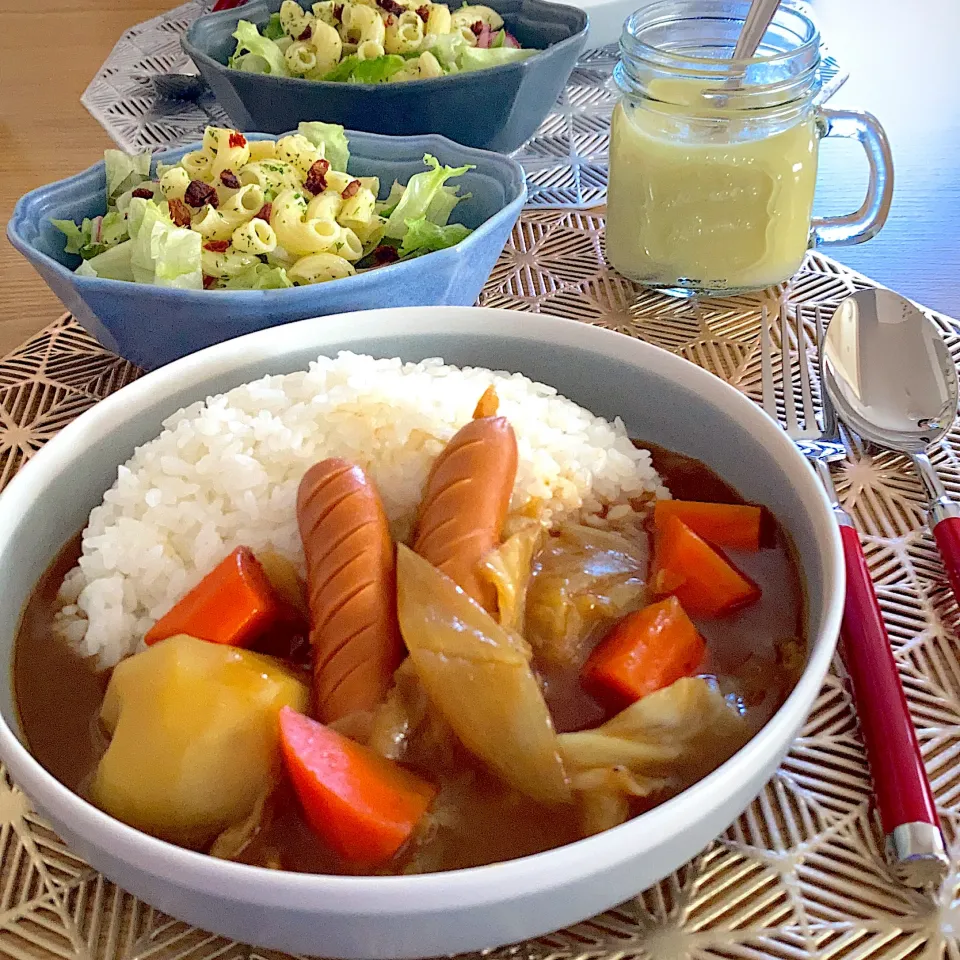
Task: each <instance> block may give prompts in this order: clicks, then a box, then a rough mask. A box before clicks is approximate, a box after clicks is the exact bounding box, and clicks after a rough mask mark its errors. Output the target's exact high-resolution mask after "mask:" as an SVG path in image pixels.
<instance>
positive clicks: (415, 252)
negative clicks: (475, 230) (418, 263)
mask: <svg viewBox="0 0 960 960" xmlns="http://www.w3.org/2000/svg"><path fill="white" fill-rule="evenodd" d="M470 233H471V231H470V228H469V227H465V226H464V225H463V224H462V223H451V224H450V225H449V226H440V225H439V224H436V223H431V222H430V221H429V220H428V219H427V218H426V217H420V219H418V220H408V221H407V232H406V234H405V235H404V238H403V242H402V243H401V244H400V250H399V253H400V256H401V257H412V256H420V255H421V254H424V253H432V252H433V251H434V250H444V249H446V248H447V247H452V246H453V245H454V244H455V243H459V242H460V241H461V240H463V239H464V237H467V236H469V235H470Z"/></svg>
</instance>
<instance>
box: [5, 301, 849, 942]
mask: <svg viewBox="0 0 960 960" xmlns="http://www.w3.org/2000/svg"><path fill="white" fill-rule="evenodd" d="M341 348H347V349H351V350H355V351H362V352H368V353H373V354H375V355H380V356H388V357H392V356H401V357H404V358H405V359H409V360H419V359H422V358H424V357H432V356H442V357H444V359H446V360H447V361H449V362H454V363H457V364H474V365H478V364H479V365H483V366H487V367H493V368H495V369H506V370H511V371H522V372H523V373H525V374H527V375H529V376H531V377H533V378H534V379H537V380H541V381H544V382H547V383H550V384H553V385H554V386H556V387H557V388H558V389H559V390H560V391H561V392H562V393H563V394H565V395H567V396H568V397H571V398H572V399H574V400H576V401H578V402H579V403H581V404H583V405H585V406H586V407H588V408H589V409H591V410H593V411H594V412H596V413H598V414H601V415H604V416H606V417H614V416H617V415H619V416H622V417H623V419H624V420H625V422H626V423H627V425H628V427H630V428H631V432H632V434H633V435H634V436H639V437H642V438H645V439H649V440H653V441H656V442H658V443H661V444H664V445H666V446H667V447H671V448H673V449H676V450H680V451H682V452H684V453H687V454H691V455H693V456H695V457H699V458H701V459H702V460H704V461H706V462H707V463H708V464H710V465H711V466H712V467H713V468H714V469H716V470H717V471H718V472H719V473H720V474H721V475H722V476H723V477H725V478H726V479H727V480H728V481H730V482H731V483H733V484H734V485H735V486H736V487H738V488H739V489H740V491H741V492H742V493H743V494H744V495H745V496H746V497H748V498H750V499H755V500H759V501H762V502H764V503H766V504H767V505H769V506H770V507H771V508H772V509H773V511H774V513H775V514H776V515H777V517H778V518H779V519H780V521H781V522H782V523H783V524H784V525H785V526H786V528H787V530H788V531H789V532H790V534H791V536H792V538H793V541H794V543H795V545H796V547H797V551H798V553H799V556H800V561H801V566H802V568H803V573H804V577H805V580H806V588H807V604H808V608H807V624H808V632H809V638H810V657H809V662H808V664H807V667H806V670H805V671H804V674H803V676H802V678H801V680H800V682H799V684H798V685H797V687H796V688H795V689H794V691H793V692H792V694H791V695H790V696H789V698H788V699H787V701H786V702H785V703H784V705H783V706H782V707H781V709H780V710H779V711H778V713H777V714H776V716H775V717H774V718H773V719H772V720H771V721H770V723H768V724H767V726H766V727H764V729H763V730H762V731H761V732H760V733H759V734H758V735H757V736H756V737H754V739H753V740H751V741H750V742H749V743H748V744H747V745H746V746H745V747H744V748H743V749H742V750H741V751H740V752H739V753H737V754H736V755H735V756H734V757H733V758H732V759H730V760H729V761H728V762H727V763H725V764H723V766H722V767H720V768H719V769H718V770H716V771H715V772H714V773H712V774H711V775H710V776H708V777H707V778H706V779H704V780H702V781H701V782H699V783H697V784H696V785H694V786H693V787H691V788H690V789H689V790H687V791H685V792H684V793H683V794H681V795H680V796H678V797H676V798H675V799H673V800H670V801H669V802H667V803H664V804H663V805H661V806H659V807H657V808H656V809H655V810H653V811H651V812H650V813H647V814H644V815H643V816H641V817H638V818H637V819H635V820H632V821H630V822H629V823H626V824H624V825H623V826H621V827H618V828H617V829H615V830H610V831H608V832H606V833H603V834H601V835H599V836H596V837H592V838H590V839H588V840H582V841H580V842H579V843H574V844H571V845H569V846H566V847H561V848H560V849H557V850H552V851H549V852H547V853H542V854H538V855H537V856H532V857H526V858H524V859H521V860H514V861H511V862H508V863H503V864H496V865H493V866H486V867H480V868H477V869H472V870H461V871H456V872H451V873H443V874H433V875H426V876H415V877H385V878H368V877H359V878H358V877H327V876H309V875H302V874H294V873H280V872H273V871H269V870H262V869H259V868H253V867H248V866H243V865H238V864H234V863H226V862H222V861H219V860H214V859H213V858H211V857H207V856H203V855H201V854H196V853H191V852H189V851H186V850H182V849H179V848H178V847H174V846H170V845H168V844H165V843H162V842H160V841H158V840H155V839H153V838H151V837H148V836H146V835H144V834H142V833H139V832H138V831H136V830H133V829H131V828H130V827H127V826H125V825H124V824H121V823H119V822H117V821H116V820H113V819H111V818H110V817H108V816H107V815H106V814H104V813H101V812H100V811H99V810H97V809H96V808H95V807H92V806H90V805H89V804H87V803H86V802H84V801H83V800H81V799H80V798H79V797H77V796H76V795H75V794H73V793H71V792H70V791H69V790H67V789H65V788H64V787H63V786H61V785H60V784H59V783H58V782H57V781H56V780H55V779H54V778H53V777H52V776H50V775H49V774H48V773H47V772H46V771H45V770H44V769H43V768H42V767H41V766H40V765H39V764H38V763H37V762H36V761H35V760H34V759H33V758H32V757H31V756H30V754H29V752H28V751H27V750H26V749H25V747H24V745H23V743H22V742H21V740H20V739H19V733H18V730H19V728H18V723H17V718H16V710H15V708H14V704H13V701H12V694H11V691H10V687H9V684H5V685H3V690H2V693H0V713H2V719H3V722H2V724H0V755H2V758H3V760H4V762H5V763H6V764H7V767H8V770H9V772H10V774H11V775H12V777H13V778H14V780H15V781H16V782H17V783H19V784H20V786H21V787H22V788H23V789H24V790H25V791H26V793H27V795H28V796H29V797H30V798H31V799H32V800H33V801H34V803H35V804H36V805H37V807H38V808H39V809H40V810H41V811H42V812H43V813H45V814H46V815H47V817H48V818H49V819H50V820H51V821H52V822H53V824H54V825H55V827H56V828H57V830H58V831H59V833H60V834H61V835H62V836H63V837H64V839H65V840H67V842H68V843H69V844H70V845H71V846H72V847H73V848H74V849H75V850H76V851H77V852H78V853H79V854H80V855H81V856H83V857H84V858H86V859H87V860H89V862H90V863H91V864H93V865H94V866H95V867H97V868H98V869H99V870H101V871H102V872H103V873H105V874H106V875H107V876H108V877H109V878H110V879H112V880H114V881H115V882H116V883H118V884H120V885H121V886H122V887H124V888H126V889H127V890H129V891H130V892H132V893H134V894H135V895H137V896H139V897H141V898H143V899H144V900H146V901H147V902H149V903H151V904H154V905H155V906H157V907H159V908H160V909H161V910H164V911H165V912H167V913H169V914H172V915H173V916H175V917H178V918H181V919H183V920H185V921H187V922H189V923H191V924H194V925H196V926H199V927H202V928H205V929H207V930H211V931H215V932H217V933H221V934H224V935H226V936H229V937H233V938H236V939H238V940H242V941H246V942H250V943H255V944H257V945H260V946H264V947H272V948H277V949H282V950H287V951H290V952H295V953H301V954H311V955H319V954H322V955H324V956H328V957H351V958H353V957H358V958H359V957H363V958H367V960H371V958H393V957H422V956H435V955H438V954H449V953H454V952H460V951H466V950H475V949H480V948H484V947H493V946H498V945H501V944H505V943H509V942H513V941H517V940H521V939H524V938H527V937H532V936H537V935H540V934H544V933H547V932H549V931H552V930H555V929H558V928H560V927H563V926H566V925H568V924H571V923H574V922H577V921H580V920H582V919H585V918H587V917H589V916H591V915H593V914H596V913H598V912H600V911H602V910H604V909H606V908H608V907H611V906H613V905H615V904H617V903H619V902H622V901H623V900H625V899H627V898H629V897H630V896H632V895H633V894H635V893H637V892H638V891H640V890H642V889H643V888H645V887H647V886H649V885H650V884H652V883H655V882H656V881H657V880H659V879H661V878H662V877H664V876H666V875H667V874H668V873H670V872H671V871H672V870H674V869H675V868H676V867H678V866H679V865H681V864H682V863H684V862H685V861H686V860H688V859H689V858H690V857H691V856H693V855H694V854H696V853H697V852H698V851H699V850H701V849H702V848H703V847H704V846H705V845H706V844H707V843H708V842H709V841H710V840H711V839H713V838H714V837H715V836H717V835H718V834H719V833H721V832H722V831H723V830H724V829H725V828H726V827H727V826H728V825H729V824H730V823H731V822H732V821H733V820H734V819H735V818H736V817H737V815H738V814H739V813H740V812H741V811H742V810H743V809H744V808H745V807H746V806H747V805H748V804H749V802H750V801H751V800H752V798H753V797H754V796H756V795H757V793H759V791H760V790H761V788H762V786H763V784H764V783H765V781H766V780H767V779H768V778H769V777H770V775H771V774H772V773H773V771H774V770H775V769H776V767H777V765H778V764H779V762H780V760H781V758H782V757H783V755H784V754H785V752H786V751H787V749H788V747H789V745H790V743H791V741H792V740H793V738H794V736H795V735H796V734H797V732H798V730H799V729H800V726H801V724H802V723H803V721H804V720H805V719H806V717H807V714H808V712H809V711H810V708H811V706H812V704H813V702H814V698H815V697H816V695H817V692H818V691H819V689H820V684H821V681H822V680H823V677H824V674H825V673H826V670H827V667H828V665H829V663H830V659H831V656H832V654H833V650H834V646H835V643H836V638H837V633H838V630H839V625H840V615H841V608H842V602H843V588H844V583H843V567H842V563H841V552H840V543H839V538H838V534H837V531H836V526H835V524H834V522H833V519H832V516H831V513H830V509H829V505H828V503H827V501H826V498H825V497H824V495H823V492H822V490H821V488H820V486H819V484H818V483H817V481H816V479H815V478H814V475H813V473H812V472H811V470H810V469H809V468H808V466H807V464H806V463H805V461H804V460H803V459H802V458H801V457H800V456H799V455H798V454H797V452H796V451H795V450H794V448H793V446H792V445H791V444H790V442H789V441H788V440H787V438H786V436H785V435H784V434H783V433H781V431H780V430H779V429H778V428H777V427H776V426H775V425H774V424H773V423H772V422H771V421H770V420H769V419H767V417H766V416H765V415H764V414H763V413H762V412H761V411H760V410H759V409H758V408H757V407H756V406H754V404H752V403H751V402H750V401H749V400H747V399H746V398H745V397H743V396H742V395H741V394H739V393H738V392H737V391H736V390H734V389H733V388H732V387H729V386H727V385H726V384H724V383H723V382H722V381H720V380H719V379H718V378H716V377H714V376H713V375H712V374H709V373H707V372H705V371H703V370H701V369H700V368H698V367H696V366H694V365H693V364H692V363H689V362H688V361H686V360H683V359H681V358H679V357H676V356H674V355H672V354H669V353H667V352H665V351H663V350H660V349H658V348H656V347H652V346H649V345H647V344H644V343H641V342H639V341H637V340H632V339H628V338H627V337H624V336H621V335H620V334H616V333H611V332H608V331H605V330H601V329H598V328H596V327H591V326H588V325H586V324H581V323H577V322H574V321H569V320H561V319H557V318H553V317H547V316H540V315H529V314H518V313H513V312H509V311H505V310H479V309H475V308H470V307H434V308H425V309H422V308H403V309H393V310H378V311H370V312H367V313H356V314H345V315H340V316H333V317H324V318H323V319H320V320H305V321H302V322H300V323H293V324H289V325H286V326H282V327H278V328H276V329H272V330H269V331H264V332H262V333H255V334H251V335H249V336H246V337H242V338H239V339H236V340H232V341H228V342H226V343H221V344H218V345H217V346H214V347H211V348H210V349H208V350H204V351H202V352H201V353H197V354H194V355H192V356H189V357H186V358H185V359H183V360H179V361H177V362H175V363H172V364H170V365H169V366H167V367H164V368H163V369H162V370H159V371H157V372H155V373H152V374H149V375H148V376H146V377H144V378H143V379H142V380H140V381H138V382H136V383H134V384H132V385H131V386H128V387H126V388H124V389H123V390H122V391H121V392H120V393H118V394H115V395H114V396H112V397H109V398H108V399H106V400H104V401H102V402H101V403H99V404H97V406H96V407H94V408H93V409H92V410H90V411H89V412H87V413H85V414H84V415H83V416H81V417H80V418H78V419H77V420H76V422H75V423H73V424H71V425H70V426H69V427H67V428H66V429H65V430H64V431H63V432H62V433H60V434H59V435H58V436H57V437H56V438H54V439H53V440H51V441H50V442H49V443H48V444H47V445H46V447H45V448H44V449H43V450H41V451H40V452H39V453H38V454H37V455H36V457H35V458H34V459H33V460H32V461H31V462H30V463H29V464H27V466H26V467H25V468H24V469H23V470H22V471H21V472H20V474H19V476H17V477H16V478H15V479H14V480H13V482H12V483H11V484H10V485H9V487H8V488H7V490H6V491H5V492H4V493H3V494H2V496H0V569H2V570H3V577H2V578H0V658H2V659H3V660H4V661H5V662H6V663H8V664H9V663H10V662H11V652H12V644H13V638H14V635H15V632H16V628H17V623H18V620H19V612H20V611H21V610H22V608H23V605H24V602H25V601H26V599H27V597H28V595H29V593H30V591H31V589H32V587H33V585H34V583H35V582H36V581H37V579H38V578H39V577H40V575H41V574H42V573H43V571H44V569H45V568H46V567H47V565H48V564H49V562H50V561H51V559H52V558H53V557H54V555H55V554H56V553H57V551H58V550H59V549H60V547H61V545H62V544H63V543H64V542H65V541H66V539H67V538H68V537H69V536H70V535H72V534H73V533H74V532H75V531H76V530H78V529H79V528H80V527H81V526H82V525H83V524H84V522H85V520H86V517H87V513H88V511H89V510H90V509H91V508H92V507H93V506H94V505H95V504H96V503H97V502H99V500H100V499H101V496H102V494H103V491H104V490H106V489H107V488H108V487H109V486H110V485H111V483H112V482H113V479H114V477H115V475H116V468H117V464H118V463H120V462H122V461H124V460H126V459H127V458H128V457H129V456H130V455H131V453H132V452H133V449H134V446H135V445H136V444H138V443H141V442H143V441H145V440H148V439H150V438H151V437H153V436H155V435H156V434H157V432H158V431H159V429H160V421H161V419H162V418H163V417H165V416H167V415H169V414H171V413H173V412H174V411H175V410H177V409H178V408H179V407H181V406H183V405H184V404H186V403H188V402H191V401H194V400H198V399H202V398H204V397H206V396H207V395H209V394H212V393H216V392H219V391H222V390H225V389H227V388H230V387H232V386H235V385H237V384H240V383H243V382H246V381H248V380H252V379H254V378H256V377H259V376H261V375H263V374H265V373H283V372H288V371H291V370H297V369H301V368H303V367H305V366H306V365H307V363H308V362H309V361H310V359H311V358H314V357H316V356H317V355H318V354H319V353H329V352H331V351H334V352H335V351H336V350H338V349H341ZM50 708H51V710H55V709H56V704H51V705H50Z"/></svg>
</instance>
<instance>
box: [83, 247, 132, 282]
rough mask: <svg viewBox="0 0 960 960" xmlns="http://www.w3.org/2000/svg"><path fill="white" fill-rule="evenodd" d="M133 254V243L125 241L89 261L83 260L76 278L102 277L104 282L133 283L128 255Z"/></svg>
mask: <svg viewBox="0 0 960 960" xmlns="http://www.w3.org/2000/svg"><path fill="white" fill-rule="evenodd" d="M132 253H133V241H132V240H125V241H124V242H123V243H118V244H117V245H116V246H115V247H111V248H110V249H109V250H106V251H104V252H103V253H101V254H98V255H97V256H96V257H93V258H92V259H90V260H84V261H83V263H81V264H80V266H79V267H77V276H78V277H103V279H105V280H126V281H128V282H132V281H133V268H132V266H131V264H130V255H131V254H132Z"/></svg>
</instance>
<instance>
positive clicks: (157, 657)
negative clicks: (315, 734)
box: [90, 634, 310, 848]
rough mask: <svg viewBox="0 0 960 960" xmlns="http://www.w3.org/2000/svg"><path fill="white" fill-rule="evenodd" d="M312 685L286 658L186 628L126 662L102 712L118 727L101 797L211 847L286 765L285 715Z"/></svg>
mask: <svg viewBox="0 0 960 960" xmlns="http://www.w3.org/2000/svg"><path fill="white" fill-rule="evenodd" d="M309 702H310V693H309V690H308V688H307V686H306V684H304V683H303V681H302V680H301V679H300V678H299V677H298V676H297V674H296V673H294V672H293V671H292V670H291V669H289V668H288V667H286V666H284V665H283V664H282V663H281V662H280V661H279V660H274V659H273V658H272V657H265V656H262V655H260V654H256V653H251V652H249V651H247V650H240V649H237V648H236V647H230V646H224V645H222V644H215V643H207V642H205V641H203V640H197V639H195V638H194V637H189V636H186V635H185V634H181V635H178V636H175V637H170V638H168V639H166V640H163V641H161V642H160V643H157V644H156V645H154V646H152V647H150V648H148V649H147V650H145V651H143V652H142V653H138V654H135V655H134V656H132V657H129V658H128V659H126V660H123V661H121V662H120V663H119V664H118V665H117V667H116V668H115V669H114V671H113V676H112V677H111V678H110V684H109V686H108V687H107V693H106V697H105V698H104V701H103V707H102V709H101V713H100V719H101V722H102V723H103V725H104V727H105V728H106V730H107V732H108V733H109V734H110V736H111V740H110V746H109V747H108V748H107V751H106V753H105V754H104V755H103V758H102V759H101V760H100V763H99V765H98V766H97V769H96V771H95V773H94V776H93V780H92V782H91V785H90V794H91V798H92V799H93V801H94V803H96V804H97V806H99V807H100V808H101V809H103V810H106V811H107V813H109V814H111V815H113V816H115V817H116V818H117V819H118V820H123V821H124V822H125V823H129V824H130V825H131V826H134V827H137V828H139V829H140V830H143V831H145V832H146V833H150V834H153V835H154V836H156V837H160V838H161V839H164V840H170V841H172V842H174V843H180V844H182V845H184V846H189V847H196V848H202V847H205V846H207V845H208V844H209V843H210V842H211V841H213V840H214V838H216V837H217V835H218V834H220V833H221V832H223V831H224V830H226V829H228V828H230V827H234V826H237V825H238V824H241V823H242V822H243V821H244V820H245V819H246V818H248V817H249V816H250V815H251V813H252V811H253V810H254V808H255V807H256V806H257V804H259V803H262V802H263V799H264V797H265V796H266V795H267V794H268V793H269V791H270V788H271V786H272V785H273V784H274V783H275V782H276V780H277V779H278V777H279V775H280V771H281V759H280V750H279V724H278V715H279V713H280V710H281V708H282V707H284V706H290V707H292V708H293V709H294V710H298V711H304V710H306V709H307V707H308V705H309Z"/></svg>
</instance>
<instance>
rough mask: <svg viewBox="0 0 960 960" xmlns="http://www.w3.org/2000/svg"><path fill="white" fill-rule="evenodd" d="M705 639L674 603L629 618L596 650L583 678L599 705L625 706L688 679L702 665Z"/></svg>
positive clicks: (657, 605)
mask: <svg viewBox="0 0 960 960" xmlns="http://www.w3.org/2000/svg"><path fill="white" fill-rule="evenodd" d="M703 651H704V642H703V637H701V636H700V634H699V633H698V632H697V628H696V627H695V626H694V625H693V623H691V621H690V618H689V617H688V616H687V615H686V613H685V612H684V609H683V607H682V606H681V605H680V601H679V600H677V598H676V597H667V598H666V600H660V601H658V602H657V603H652V604H650V606H648V607H644V608H643V609H642V610H637V611H636V612H635V613H631V614H628V615H627V616H625V617H624V618H623V619H622V620H619V621H618V622H617V623H616V624H615V625H614V627H613V629H612V630H611V631H610V632H609V633H608V634H607V635H606V636H605V637H604V638H603V640H601V641H600V643H599V645H598V646H597V647H595V648H594V651H593V653H591V654H590V657H589V658H588V660H587V662H586V663H585V664H584V667H583V671H582V673H581V677H582V679H583V685H584V687H585V688H586V689H588V690H591V691H592V692H594V693H595V694H596V695H597V697H598V698H599V699H600V700H606V701H611V702H613V703H614V704H615V705H616V706H626V705H627V704H629V703H633V702H634V701H635V700H639V699H640V698H641V697H645V696H646V695H647V694H648V693H653V692H654V691H655V690H660V689H662V688H663V687H669V686H670V684H672V683H674V682H675V681H677V680H679V679H680V678H681V677H689V676H691V675H692V674H693V673H694V671H695V670H696V669H697V667H698V666H699V664H700V661H701V660H702V659H703Z"/></svg>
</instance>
